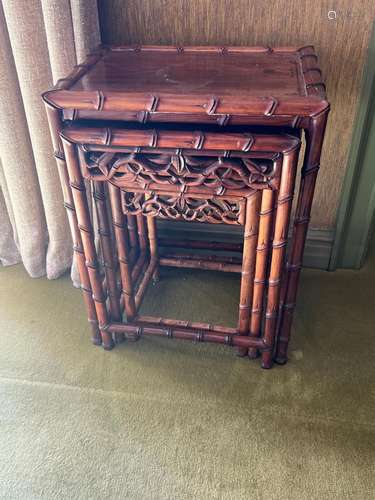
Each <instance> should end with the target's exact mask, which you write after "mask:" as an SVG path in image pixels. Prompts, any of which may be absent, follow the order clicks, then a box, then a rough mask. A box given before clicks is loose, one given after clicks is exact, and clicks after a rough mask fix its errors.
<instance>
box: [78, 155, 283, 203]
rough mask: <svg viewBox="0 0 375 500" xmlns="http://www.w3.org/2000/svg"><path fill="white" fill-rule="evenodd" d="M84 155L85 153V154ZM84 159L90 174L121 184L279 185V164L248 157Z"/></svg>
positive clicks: (232, 187)
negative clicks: (277, 172) (276, 167)
mask: <svg viewBox="0 0 375 500" xmlns="http://www.w3.org/2000/svg"><path fill="white" fill-rule="evenodd" d="M81 158H82V156H81ZM82 160H83V161H81V163H82V168H83V173H84V176H85V177H86V178H91V179H94V180H110V181H111V182H113V183H114V184H118V185H121V186H126V185H134V184H138V185H139V186H140V187H141V188H142V189H147V188H148V186H149V185H150V184H152V183H153V184H159V185H164V186H168V185H169V186H177V187H178V188H179V190H180V191H181V192H183V191H185V190H186V189H189V188H197V187H206V188H210V190H212V192H214V193H216V194H218V195H223V194H224V193H225V192H226V190H228V189H229V190H244V189H266V188H271V189H277V187H278V179H277V176H276V175H275V174H276V173H275V164H274V162H272V161H271V160H258V159H250V158H246V157H238V158H225V157H221V156H219V157H218V156H193V155H187V154H182V153H180V152H177V153H176V154H146V153H130V154H125V153H97V152H88V153H86V154H85V155H84V157H83V159H82Z"/></svg>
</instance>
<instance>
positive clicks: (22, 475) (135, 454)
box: [0, 253, 375, 500]
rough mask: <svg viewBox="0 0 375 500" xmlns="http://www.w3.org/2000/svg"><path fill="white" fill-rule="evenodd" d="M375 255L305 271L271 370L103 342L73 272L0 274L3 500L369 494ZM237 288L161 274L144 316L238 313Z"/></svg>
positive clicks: (213, 317) (166, 348) (188, 349)
mask: <svg viewBox="0 0 375 500" xmlns="http://www.w3.org/2000/svg"><path fill="white" fill-rule="evenodd" d="M373 255H374V256H373V257H372V260H370V262H369V263H368V264H367V265H366V267H365V268H364V269H363V270H361V271H360V272H353V271H340V272H336V273H327V272H320V271H313V270H307V269H305V270H304V271H303V276H302V283H301V290H300V294H299V307H298V312H297V315H296V321H295V323H294V332H293V342H292V346H291V352H290V361H289V363H288V364H287V365H286V366H284V367H278V366H277V367H275V368H274V369H272V370H269V371H265V370H262V369H261V368H260V365H259V360H256V361H249V360H246V359H243V358H237V357H236V356H235V354H234V352H233V350H232V349H230V348H228V347H224V346H217V345H208V344H198V345H195V344H192V343H188V342H182V341H179V342H178V341H174V340H167V339H161V338H150V337H148V338H143V339H141V340H140V341H139V342H137V343H124V344H122V345H121V346H118V347H117V348H116V349H115V350H113V351H112V352H105V351H103V350H102V349H100V348H97V347H94V346H92V345H91V344H90V343H89V328H88V324H87V322H86V320H85V311H84V307H83V303H82V300H81V295H80V292H79V291H78V290H74V289H73V288H72V286H71V283H70V279H69V277H68V276H66V277H64V278H62V279H59V280H56V281H47V280H45V279H40V280H32V279H30V278H28V277H27V275H26V273H25V272H24V270H23V268H22V267H21V266H14V267H9V268H2V269H0V331H1V349H0V498H1V499H22V500H24V499H26V500H28V499H48V500H52V499H97V498H98V499H99V498H100V499H103V498H108V499H128V498H129V499H142V500H143V499H145V500H146V499H153V500H154V499H155V500H157V499H173V500H180V499H181V500H182V499H189V500H190V499H202V500H210V499H233V500H237V499H238V500H240V499H288V500H293V499H298V500H301V499H309V500H310V499H317V500H318V499H319V500H321V499H340V500H344V499H364V500H365V499H366V500H367V499H371V498H375V493H374V492H375V418H374V417H375V389H374V388H375V384H374V376H375V362H374V359H375V337H374V324H375V308H374V299H373V297H374V285H373V283H374V278H375V253H373ZM224 285H225V289H223V291H222V292H221V294H219V295H217V294H218V290H221V289H222V288H223V287H224ZM214 294H216V295H215V298H213V297H214ZM237 295H238V282H237V278H236V277H233V276H230V275H222V274H217V273H207V272H195V271H190V272H189V271H188V272H186V271H184V272H181V271H179V270H174V271H164V272H163V279H162V281H161V282H160V284H159V285H157V286H156V287H153V288H152V289H151V290H150V292H149V294H148V296H147V301H146V303H145V307H144V312H145V313H149V314H157V313H158V311H160V312H161V313H163V314H165V313H168V314H169V316H170V317H181V318H189V317H191V319H195V320H204V321H215V322H216V323H234V322H235V304H236V300H237Z"/></svg>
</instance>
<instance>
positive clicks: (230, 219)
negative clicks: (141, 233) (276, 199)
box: [122, 191, 245, 224]
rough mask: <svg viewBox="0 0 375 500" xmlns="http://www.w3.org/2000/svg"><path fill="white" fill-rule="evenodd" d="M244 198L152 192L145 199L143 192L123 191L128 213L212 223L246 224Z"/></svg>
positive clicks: (123, 201) (124, 206) (126, 212)
mask: <svg viewBox="0 0 375 500" xmlns="http://www.w3.org/2000/svg"><path fill="white" fill-rule="evenodd" d="M244 204H245V202H244V200H226V199H223V198H221V197H220V198H214V197H213V198H211V199H201V198H195V197H188V196H184V195H183V194H179V195H178V196H173V195H172V196H171V195H169V194H165V195H164V194H158V193H152V194H151V196H150V197H149V198H147V199H146V198H145V196H144V194H143V193H132V192H129V191H122V209H123V212H124V213H125V214H135V215H137V214H142V215H146V216H152V217H160V218H161V219H175V220H179V219H182V220H186V221H197V222H209V223H211V224H223V223H224V224H243V223H244V217H245V214H244Z"/></svg>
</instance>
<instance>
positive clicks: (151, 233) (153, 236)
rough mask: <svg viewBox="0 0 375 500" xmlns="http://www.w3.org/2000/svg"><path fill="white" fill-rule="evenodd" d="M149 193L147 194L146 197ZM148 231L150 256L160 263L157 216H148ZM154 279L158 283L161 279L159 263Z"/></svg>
mask: <svg viewBox="0 0 375 500" xmlns="http://www.w3.org/2000/svg"><path fill="white" fill-rule="evenodd" d="M147 197H149V195H146V199H147ZM147 231H148V240H149V243H150V257H151V260H153V261H155V262H157V263H158V260H159V249H158V237H157V229H156V220H155V217H151V216H147ZM152 279H153V280H154V283H157V281H158V280H159V266H158V264H157V265H156V266H155V269H154V272H153V275H152Z"/></svg>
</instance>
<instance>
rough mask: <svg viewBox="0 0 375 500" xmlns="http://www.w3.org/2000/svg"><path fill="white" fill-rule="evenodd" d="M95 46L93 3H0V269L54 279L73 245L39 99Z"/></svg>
mask: <svg viewBox="0 0 375 500" xmlns="http://www.w3.org/2000/svg"><path fill="white" fill-rule="evenodd" d="M99 43H100V30H99V20H98V11H97V4H96V1H95V0H28V1H27V2H26V1H23V0H2V1H1V3H0V263H1V264H2V265H11V264H15V263H17V262H22V263H23V264H24V266H25V269H26V270H27V272H28V273H29V275H30V276H32V277H40V276H44V275H47V277H48V278H51V279H52V278H57V277H58V276H60V275H61V274H62V273H63V272H65V271H66V270H67V269H69V268H70V267H71V265H72V242H71V237H70V231H69V226H68V222H67V217H66V213H65V209H64V206H63V198H62V191H61V186H60V180H59V175H58V170H57V167H56V163H55V161H54V159H53V155H52V154H53V148H52V144H51V140H50V134H49V128H48V123H47V119H46V114H45V110H44V105H43V102H42V100H41V97H40V95H41V93H42V92H43V91H45V90H47V89H48V88H50V87H51V86H52V85H53V83H54V82H56V80H58V79H59V78H62V77H64V76H66V75H67V74H68V73H69V72H70V70H71V68H72V67H73V66H74V65H75V64H79V63H80V62H82V60H83V59H84V57H85V55H86V54H87V53H88V52H89V51H90V50H92V49H93V48H94V47H95V46H97V45H98V44H99Z"/></svg>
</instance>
